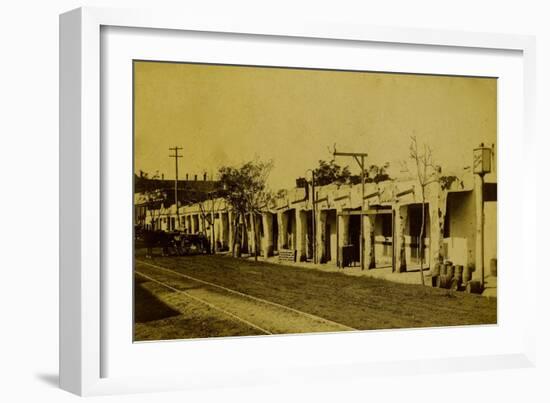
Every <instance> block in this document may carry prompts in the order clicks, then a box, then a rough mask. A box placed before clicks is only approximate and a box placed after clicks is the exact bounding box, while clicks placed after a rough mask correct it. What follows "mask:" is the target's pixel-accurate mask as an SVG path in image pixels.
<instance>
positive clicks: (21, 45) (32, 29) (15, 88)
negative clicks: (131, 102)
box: [0, 0, 550, 403]
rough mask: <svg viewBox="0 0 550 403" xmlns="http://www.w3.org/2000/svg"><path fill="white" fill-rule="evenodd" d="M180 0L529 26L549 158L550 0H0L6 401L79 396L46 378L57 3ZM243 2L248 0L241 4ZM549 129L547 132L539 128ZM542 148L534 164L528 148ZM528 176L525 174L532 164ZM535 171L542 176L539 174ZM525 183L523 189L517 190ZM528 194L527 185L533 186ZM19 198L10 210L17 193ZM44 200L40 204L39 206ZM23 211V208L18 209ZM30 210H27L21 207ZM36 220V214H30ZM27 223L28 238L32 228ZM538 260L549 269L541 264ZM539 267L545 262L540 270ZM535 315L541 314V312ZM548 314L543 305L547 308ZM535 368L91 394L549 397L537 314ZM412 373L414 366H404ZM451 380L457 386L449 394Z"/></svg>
mask: <svg viewBox="0 0 550 403" xmlns="http://www.w3.org/2000/svg"><path fill="white" fill-rule="evenodd" d="M183 3H185V4H184V6H185V12H187V13H192V12H201V13H204V14H207V15H209V14H217V15H226V18H231V14H232V13H238V14H245V15H249V16H250V18H254V15H255V13H258V14H262V15H265V14H269V15H270V16H271V17H272V18H273V19H274V20H284V19H286V18H293V17H295V18H311V17H317V18H320V19H322V20H334V21H351V22H354V23H357V24H374V25H402V26H412V27H428V28H451V29H467V30H473V31H490V32H491V31H493V32H500V31H502V32H511V33H514V32H516V33H530V34H537V35H538V45H537V48H538V52H539V54H538V56H537V57H538V61H537V64H538V71H539V76H538V80H539V82H538V95H537V104H538V111H539V117H540V119H539V121H538V132H539V144H538V145H537V147H536V148H535V152H536V153H537V154H536V155H535V154H534V155H533V158H532V161H533V165H532V166H531V167H528V168H529V171H530V172H532V170H533V168H534V167H535V166H538V167H539V168H540V169H542V167H543V166H545V167H546V161H547V158H548V157H547V153H548V150H549V149H550V147H549V144H548V143H549V140H548V139H549V136H548V135H547V134H548V133H550V125H549V121H548V119H546V116H547V111H548V110H550V102H549V99H550V93H549V92H550V74H548V72H550V24H549V23H548V21H549V15H550V13H549V11H548V10H547V9H546V7H545V6H546V3H547V2H545V1H533V0H522V1H519V0H517V1H510V2H503V1H497V0H487V1H479V0H462V1H447V2H445V1H441V0H416V1H409V0H393V1H365V0H364V1H357V2H349V1H345V0H340V1H326V2H323V1H321V0H317V1H311V2H306V1H302V2H299V1H296V0H293V1H292V0H277V1H271V2H260V1H249V2H244V1H239V0H232V1H218V2H216V3H217V4H215V5H212V4H211V3H212V2H211V1H193V2H191V1H185V0H173V1H168V0H156V1H154V2H152V1H145V0H120V1H114V0H113V1H106V0H104V1H91V0H78V1H77V0H57V1H56V0H53V1H43V0H42V1H40V0H18V1H15V0H11V1H10V0H6V1H4V2H3V3H2V9H1V17H0V18H1V23H0V38H2V39H1V43H2V46H1V49H2V63H0V82H1V86H0V88H1V90H0V97H1V98H0V99H1V100H2V111H3V113H2V114H1V119H0V142H1V144H0V150H1V156H0V172H2V174H3V177H2V194H3V195H7V197H3V198H1V199H0V211H2V212H3V213H4V216H3V219H2V222H1V227H2V229H3V231H0V241H1V243H0V250H2V257H1V259H0V267H1V269H2V271H1V272H2V287H1V292H0V307H1V308H0V309H1V312H2V316H1V317H2V331H1V338H0V340H1V343H0V357H1V360H0V362H1V364H0V371H1V372H0V379H2V382H1V384H2V387H1V388H0V395H1V396H2V400H3V401H6V402H10V403H11V402H23V401H25V402H26V401H28V402H66V401H77V399H76V398H74V397H73V396H72V395H69V394H67V393H65V392H62V391H60V390H58V389H56V388H54V387H53V386H52V385H53V384H54V383H55V382H56V376H57V355H58V349H57V336H58V331H57V326H58V315H57V292H58V277H57V264H58V243H57V227H58V226H57V223H58V198H57V193H58V192H57V190H58V180H57V178H58V172H57V169H58V162H57V161H58V152H57V150H58V103H57V102H58V100H57V94H58V26H57V18H58V17H57V16H58V14H59V13H60V12H63V11H66V10H69V9H71V8H74V7H77V6H80V5H107V6H111V7H122V6H133V7H138V6H140V5H141V6H143V5H153V4H154V5H155V6H156V7H163V6H167V5H174V4H176V5H180V6H181V5H182V4H183ZM246 3H248V4H246ZM544 133H546V135H545V136H543V134H544ZM537 156H538V162H535V161H537V160H536V159H535V157H537ZM531 175H532V173H531ZM541 176H542V175H541ZM547 178H548V176H547V175H546V176H544V177H543V178H542V179H541V180H540V181H539V182H538V186H539V188H538V191H539V192H540V195H539V200H541V199H542V198H543V197H544V195H546V196H548V191H547V190H546V187H547V182H548V181H547ZM520 190H521V188H519V189H518V191H520ZM530 190H531V191H533V192H534V188H533V189H530ZM14 200H16V201H17V208H16V209H15V210H14V205H13V202H14ZM38 205H39V206H40V207H39V208H38V207H37V206H38ZM19 211H23V212H25V213H24V214H18V212H19ZM33 211H34V212H35V213H34V214H32V213H31V214H29V213H28V212H33ZM37 218H38V220H37ZM548 218H549V217H548V209H544V210H543V209H542V208H541V209H540V211H539V212H538V217H537V220H538V221H539V222H540V221H543V220H544V222H545V223H546V225H544V226H543V225H540V226H539V233H538V234H533V238H532V240H533V242H538V245H539V247H538V250H539V253H541V256H540V259H539V261H540V262H543V261H547V259H542V250H543V242H545V239H547V233H546V231H545V232H544V233H543V232H542V228H548V227H549V225H548ZM31 230H32V240H34V241H36V242H29V239H28V237H29V234H30V231H31ZM544 266H548V265H547V264H545V265H544ZM542 268H543V267H541V269H542ZM539 276H540V277H539V278H538V279H537V282H538V284H542V285H546V284H549V278H548V270H540V274H539ZM538 295H539V296H538V298H539V299H540V301H539V302H540V303H539V304H538V306H540V307H541V308H542V307H546V308H547V307H548V306H550V301H549V293H540V292H539V294H538ZM540 315H541V318H542V317H543V313H542V312H541V314H540ZM544 317H547V314H544ZM540 326H541V327H540V329H539V331H540V340H541V342H540V343H539V344H538V347H537V348H538V354H539V357H540V358H539V365H540V367H539V368H537V369H533V370H507V371H498V372H494V371H487V372H479V373H458V374H451V375H438V376H430V375H417V376H410V377H398V378H386V377H379V378H368V379H360V378H356V379H349V380H348V381H347V382H346V383H345V384H342V383H337V384H315V385H308V384H303V383H301V382H300V380H299V379H297V381H296V383H295V384H293V385H287V386H285V387H280V386H277V385H276V386H272V387H258V388H249V389H226V390H214V391H195V392H185V393H184V392H182V393H169V394H161V395H143V396H128V397H115V398H99V399H94V400H93V401H110V402H130V401H131V402H145V401H148V402H149V401H150V402H158V401H163V402H164V401H174V402H176V401H177V402H181V401H193V402H195V401H197V402H199V401H211V402H216V401H224V402H229V401H239V402H243V401H258V400H259V396H261V398H260V399H261V400H262V401H263V402H280V401H285V400H288V401H317V402H320V401H323V402H329V401H336V400H338V401H346V400H349V401H352V400H353V401H357V400H365V399H369V398H374V400H376V401H399V400H405V399H406V400H408V401H415V400H418V401H422V402H423V403H427V402H431V401H437V402H439V401H441V399H442V397H443V398H444V400H445V401H446V402H458V401H463V400H464V398H465V397H466V398H470V399H473V400H476V401H518V400H519V401H529V402H536V401H549V400H550V399H549V390H548V388H547V386H546V385H547V379H548V376H547V374H545V372H546V371H548V368H549V365H550V359H549V347H548V346H549V343H548V342H547V340H548V339H549V338H550V337H549V336H550V334H549V329H548V325H547V321H542V320H541V325H540ZM411 375H414V374H411ZM449 385H456V388H454V389H453V388H451V389H453V391H454V392H449V390H450V389H449Z"/></svg>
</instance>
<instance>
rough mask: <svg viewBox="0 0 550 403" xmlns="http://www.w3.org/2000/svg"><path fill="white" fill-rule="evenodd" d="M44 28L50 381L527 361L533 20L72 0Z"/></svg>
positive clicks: (231, 378) (160, 383) (65, 383)
mask: <svg viewBox="0 0 550 403" xmlns="http://www.w3.org/2000/svg"><path fill="white" fill-rule="evenodd" d="M60 44H61V54H60V83H61V84H60V97H61V101H60V110H61V117H60V127H61V132H60V137H61V141H60V156H61V157H60V158H61V160H60V171H61V173H60V186H61V190H60V200H61V210H60V212H61V222H60V233H61V239H60V242H61V256H60V351H61V353H60V354H61V356H60V382H61V386H62V387H63V388H64V389H66V390H69V391H71V392H74V393H77V394H81V395H94V394H108V393H126V392H139V391H158V390H171V389H185V388H195V387H196V388H198V387H214V386H229V385H233V386H243V385H254V384H258V383H266V382H273V381H275V380H276V381H278V382H279V381H281V380H283V381H284V380H290V379H292V378H293V377H296V376H299V377H301V379H315V380H320V379H327V380H334V379H335V378H334V374H335V373H337V374H338V375H337V377H338V378H342V377H346V376H347V374H354V376H357V374H360V375H361V376H369V375H373V374H376V375H379V374H381V373H389V374H390V373H391V374H408V373H418V372H419V371H424V372H425V371H432V372H437V371H453V370H462V371H463V370H479V369H492V368H495V369H496V368H517V367H526V366H531V365H533V364H532V363H533V362H534V344H533V339H534V337H535V334H534V323H535V321H534V317H531V316H530V315H526V314H525V312H533V315H534V312H535V310H534V309H532V308H533V306H534V298H535V297H534V295H535V294H534V288H535V287H534V284H533V282H532V281H529V280H528V279H529V278H530V277H532V276H533V275H534V270H535V264H533V262H532V260H533V259H534V257H533V254H528V253H527V249H526V248H527V245H528V234H529V233H531V231H533V228H532V227H534V221H533V222H531V220H530V218H532V217H531V215H532V213H531V212H530V211H526V209H525V208H524V207H523V206H524V203H523V201H524V197H526V196H523V194H524V193H519V192H517V190H516V187H517V183H523V182H522V180H523V179H522V176H521V174H520V172H519V170H518V168H517V167H518V166H522V165H524V164H525V163H526V161H525V153H524V152H523V150H524V149H525V144H528V143H529V141H530V139H531V138H532V133H531V130H532V126H531V125H532V113H533V112H532V103H533V102H534V100H533V89H534V85H535V82H534V74H533V69H534V62H533V60H534V40H533V38H531V37H527V36H519V35H503V34H480V33H466V32H452V31H436V32H432V31H425V30H413V29H405V28H391V29H390V28H373V27H367V26H351V25H339V24H330V23H321V22H318V21H310V22H307V23H304V22H301V23H300V24H293V23H290V22H287V23H275V22H273V21H269V20H264V21H259V20H258V21H244V20H243V21H236V20H233V21H232V22H228V21H223V22H222V21H212V20H207V19H201V18H194V17H193V16H184V17H183V18H182V17H181V15H178V17H177V18H175V16H174V15H171V14H170V13H159V12H151V11H149V10H148V11H136V10H108V9H96V8H92V9H88V8H85V9H78V10H74V11H70V12H68V13H66V14H63V15H61V17H60ZM518 290H519V291H518ZM518 295H519V296H521V298H520V297H518ZM411 346H414V348H411ZM328 374H332V375H330V376H329V375H328Z"/></svg>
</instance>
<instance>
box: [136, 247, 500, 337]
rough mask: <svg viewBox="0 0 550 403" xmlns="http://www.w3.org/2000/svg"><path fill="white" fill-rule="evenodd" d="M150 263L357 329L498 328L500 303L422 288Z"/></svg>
mask: <svg viewBox="0 0 550 403" xmlns="http://www.w3.org/2000/svg"><path fill="white" fill-rule="evenodd" d="M137 257H138V258H140V257H141V256H140V254H139V253H138V256H137ZM151 263H155V264H159V265H161V266H164V267H167V268H170V269H173V270H176V271H179V272H181V273H184V274H188V275H190V276H193V277H196V278H199V279H202V280H206V281H211V282H214V283H216V284H219V285H222V286H225V287H228V288H231V289H234V290H237V291H240V292H244V293H247V294H250V295H254V296H257V297H260V298H264V299H267V300H269V301H273V302H277V303H280V304H283V305H287V306H291V307H293V308H296V309H299V310H302V311H304V312H308V313H311V314H314V315H318V316H321V317H324V318H327V319H330V320H333V321H335V322H339V323H342V324H345V325H348V326H351V327H354V328H357V329H365V330H366V329H389V328H410V327H438V326H454V325H474V324H494V323H496V318H497V307H496V300H495V299H491V298H482V297H479V296H475V295H469V294H465V293H460V292H456V293H451V292H449V291H447V290H441V289H434V288H429V287H422V286H420V285H410V284H399V283H393V282H390V281H386V280H380V279H373V278H368V277H355V276H347V275H344V274H342V273H332V272H324V271H319V270H308V269H303V268H297V267H292V266H283V265H278V264H270V263H265V262H256V263H255V262H251V261H247V260H242V259H234V258H231V257H226V256H219V255H218V256H207V255H198V256H185V257H155V258H154V259H153V260H152V261H151Z"/></svg>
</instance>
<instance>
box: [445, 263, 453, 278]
mask: <svg viewBox="0 0 550 403" xmlns="http://www.w3.org/2000/svg"><path fill="white" fill-rule="evenodd" d="M452 267H453V263H452V262H445V275H446V276H448V275H449V274H451V270H452Z"/></svg>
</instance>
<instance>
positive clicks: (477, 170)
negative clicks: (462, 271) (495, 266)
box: [473, 143, 492, 291]
mask: <svg viewBox="0 0 550 403" xmlns="http://www.w3.org/2000/svg"><path fill="white" fill-rule="evenodd" d="M491 157H492V149H491V148H489V147H485V146H484V144H483V143H481V144H480V145H479V147H477V148H475V149H474V164H473V168H474V169H473V172H474V174H477V175H479V179H480V180H479V182H480V186H479V189H478V192H477V193H478V196H477V204H478V206H477V208H476V211H478V212H479V213H478V216H477V226H478V228H477V230H476V237H477V242H476V249H478V250H477V251H476V256H479V259H476V260H478V261H476V270H477V269H478V267H477V266H479V269H480V272H481V279H480V283H481V290H482V291H483V289H484V288H485V251H484V247H485V245H484V243H485V240H484V237H485V234H484V225H485V211H484V207H485V200H484V195H483V187H484V176H485V174H488V173H490V172H491Z"/></svg>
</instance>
